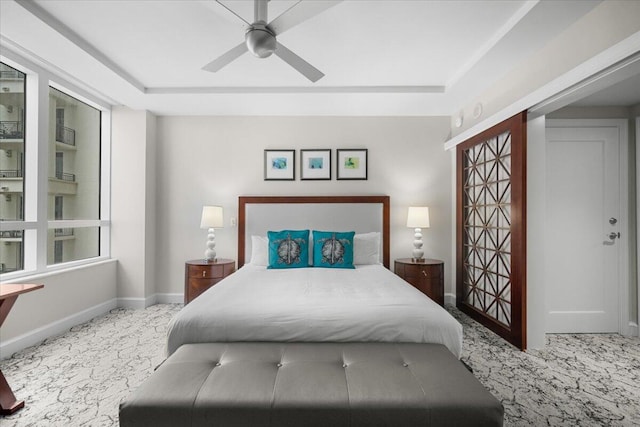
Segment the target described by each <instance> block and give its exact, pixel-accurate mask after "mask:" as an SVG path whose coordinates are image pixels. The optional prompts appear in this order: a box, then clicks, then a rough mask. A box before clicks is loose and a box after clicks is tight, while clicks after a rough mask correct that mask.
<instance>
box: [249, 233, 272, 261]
mask: <svg viewBox="0 0 640 427" xmlns="http://www.w3.org/2000/svg"><path fill="white" fill-rule="evenodd" d="M250 264H252V265H262V266H265V267H266V266H267V265H269V239H267V236H251V263H250Z"/></svg>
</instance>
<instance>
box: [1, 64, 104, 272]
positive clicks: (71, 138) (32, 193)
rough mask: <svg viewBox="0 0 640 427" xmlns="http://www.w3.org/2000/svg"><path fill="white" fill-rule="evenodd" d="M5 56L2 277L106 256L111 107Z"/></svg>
mask: <svg viewBox="0 0 640 427" xmlns="http://www.w3.org/2000/svg"><path fill="white" fill-rule="evenodd" d="M1 59H2V62H0V247H1V248H2V250H0V273H2V278H1V280H3V281H5V280H8V279H10V278H13V277H21V276H26V275H29V274H33V273H41V272H46V271H48V270H49V269H59V268H64V267H65V266H73V265H77V264H82V263H87V262H92V261H93V260H95V259H96V258H104V257H108V256H109V219H108V213H109V209H108V205H109V194H108V188H109V186H108V182H109V175H108V171H109V166H108V163H106V162H108V159H109V149H108V144H103V141H108V140H109V138H110V134H109V129H110V124H109V120H110V111H109V106H108V105H107V104H105V103H103V102H101V101H99V100H96V99H93V97H92V96H90V95H87V94H84V93H83V91H82V90H81V89H77V88H74V87H73V85H72V84H69V83H66V84H65V85H64V87H63V86H61V85H59V82H57V80H58V79H57V76H55V75H53V74H50V73H49V72H48V71H47V70H43V69H41V68H40V67H38V66H37V65H34V64H32V63H30V62H29V61H27V60H24V64H23V63H22V62H23V61H22V60H20V61H19V63H18V62H16V61H17V59H15V58H12V59H11V60H5V57H4V56H3V57H2V58H1ZM29 70H37V71H29ZM43 81H44V82H50V83H49V84H50V86H49V88H48V90H43V89H42V88H44V87H46V86H43V85H42V84H41V82H43ZM27 95H28V96H27ZM43 128H44V129H48V132H40V130H41V129H43ZM105 145H106V146H105ZM25 183H26V185H25ZM103 183H106V185H103Z"/></svg>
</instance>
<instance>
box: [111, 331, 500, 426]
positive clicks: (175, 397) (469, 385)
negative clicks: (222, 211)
mask: <svg viewBox="0 0 640 427" xmlns="http://www.w3.org/2000/svg"><path fill="white" fill-rule="evenodd" d="M502 419H503V408H502V405H501V404H500V402H499V401H498V400H497V399H496V398H494V397H493V396H492V395H491V394H490V393H489V392H488V391H487V390H486V389H485V388H484V387H483V386H482V384H480V382H479V381H478V380H477V379H476V378H475V377H474V376H473V374H471V373H470V372H469V371H468V370H467V369H466V368H465V367H464V366H463V364H462V363H461V362H460V361H459V360H457V359H456V358H455V357H454V356H453V355H452V354H451V353H450V352H449V350H447V349H446V347H444V346H442V345H439V344H411V343H407V344H404V343H402V344H397V343H199V344H186V345H183V346H181V347H180V348H179V349H178V350H177V351H176V352H175V353H174V354H173V355H171V357H169V358H168V359H167V360H166V361H165V362H164V363H163V364H162V365H161V366H160V367H159V368H158V369H157V371H156V372H154V373H153V374H152V375H151V376H150V377H149V378H148V379H147V380H146V381H145V382H144V383H143V384H142V385H141V386H140V388H138V390H136V391H135V392H134V393H133V394H132V395H131V396H129V397H128V398H127V399H125V400H124V401H123V402H122V403H121V404H120V425H121V426H122V427H134V426H156V427H163V426H167V427H168V426H171V427H176V426H228V427H236V426H247V427H249V426H250V427H258V426H274V427H275V426H304V427H307V426H323V427H326V426H332V427H333V426H351V427H355V426H411V427H414V426H501V425H502Z"/></svg>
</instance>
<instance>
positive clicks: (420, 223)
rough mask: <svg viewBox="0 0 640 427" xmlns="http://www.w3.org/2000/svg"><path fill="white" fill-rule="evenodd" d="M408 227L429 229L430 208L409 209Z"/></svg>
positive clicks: (414, 207)
mask: <svg viewBox="0 0 640 427" xmlns="http://www.w3.org/2000/svg"><path fill="white" fill-rule="evenodd" d="M407 227H411V228H429V208H427V207H416V206H411V207H409V214H408V215H407Z"/></svg>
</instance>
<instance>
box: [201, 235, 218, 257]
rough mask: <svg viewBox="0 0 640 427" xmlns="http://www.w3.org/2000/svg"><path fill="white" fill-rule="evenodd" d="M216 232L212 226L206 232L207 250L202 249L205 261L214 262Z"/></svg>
mask: <svg viewBox="0 0 640 427" xmlns="http://www.w3.org/2000/svg"><path fill="white" fill-rule="evenodd" d="M215 247H216V234H215V231H214V230H213V228H210V229H209V233H208V234H207V250H205V251H204V260H205V261H207V262H216V250H215Z"/></svg>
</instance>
